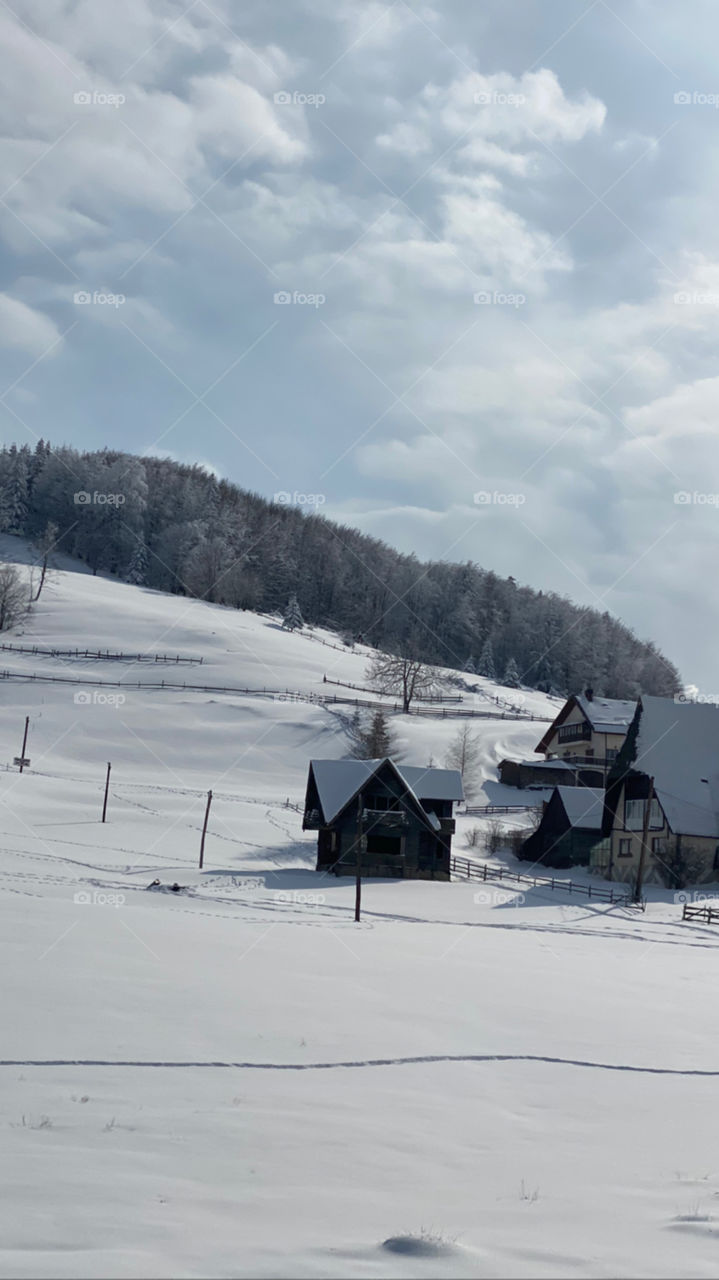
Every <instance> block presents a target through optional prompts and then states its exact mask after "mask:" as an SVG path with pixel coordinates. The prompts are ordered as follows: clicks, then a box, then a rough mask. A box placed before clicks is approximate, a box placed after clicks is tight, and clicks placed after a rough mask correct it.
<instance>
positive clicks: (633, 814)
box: [624, 800, 664, 831]
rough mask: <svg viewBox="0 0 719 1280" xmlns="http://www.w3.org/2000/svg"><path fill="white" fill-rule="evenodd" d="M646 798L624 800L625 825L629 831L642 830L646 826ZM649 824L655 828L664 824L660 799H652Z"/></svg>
mask: <svg viewBox="0 0 719 1280" xmlns="http://www.w3.org/2000/svg"><path fill="white" fill-rule="evenodd" d="M646 803H647V802H646V800H625V801H624V826H625V829H626V830H627V831H641V830H642V828H643V827H644V809H645V806H646ZM649 826H650V827H653V828H654V830H656V829H657V827H663V826H664V819H663V817H662V811H661V808H660V806H659V801H658V800H652V807H651V810H650V813H649Z"/></svg>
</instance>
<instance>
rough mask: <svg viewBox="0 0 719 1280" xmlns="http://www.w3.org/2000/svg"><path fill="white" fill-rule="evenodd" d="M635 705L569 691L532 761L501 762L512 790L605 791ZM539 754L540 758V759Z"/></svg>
mask: <svg viewBox="0 0 719 1280" xmlns="http://www.w3.org/2000/svg"><path fill="white" fill-rule="evenodd" d="M635 707H636V703H635V702H626V701H623V700H622V699H619V698H595V696H594V693H593V691H592V690H591V689H585V691H584V693H573V694H572V696H571V697H570V698H568V699H567V701H566V702H565V704H564V706H563V707H562V709H561V711H560V712H559V713H558V715H557V716H556V717H555V719H554V720H553V721H552V723H551V724H550V726H549V728H548V729H547V732H546V733H545V734H544V736H543V738H542V739H541V741H540V742H539V743H538V744H537V746H536V748H535V750H536V751H537V756H535V758H534V759H533V760H501V761H500V764H499V780H500V782H504V783H505V784H506V785H508V786H510V787H530V788H534V789H535V790H537V789H541V788H542V787H603V786H604V785H605V784H606V780H607V777H608V775H609V771H610V769H611V768H612V765H613V764H614V761H615V760H616V758H617V754H618V752H619V750H620V748H621V746H622V743H623V742H624V739H625V738H626V736H627V730H628V728H629V725H630V723H631V719H632V716H633V715H634V709H635ZM540 754H541V756H542V757H543V758H539V757H540Z"/></svg>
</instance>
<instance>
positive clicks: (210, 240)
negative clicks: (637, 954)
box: [0, 0, 719, 697]
mask: <svg viewBox="0 0 719 1280" xmlns="http://www.w3.org/2000/svg"><path fill="white" fill-rule="evenodd" d="M718 38H719V11H717V7H716V4H715V3H714V0H687V2H686V4H684V5H682V6H677V5H676V4H675V3H673V2H670V0H625V2H624V3H622V2H621V0H612V3H611V4H608V3H605V0H592V2H589V3H585V2H584V0H536V2H535V0H517V2H516V3H513V4H508V3H506V0H442V2H441V4H440V3H437V4H436V5H435V4H432V3H424V2H423V0H394V2H392V3H387V2H386V0H242V3H239V2H238V0H210V3H207V2H206V0H193V3H190V4H187V3H186V0H123V3H122V4H121V5H120V4H117V3H115V0H13V3H12V4H7V5H6V4H4V3H3V4H2V6H0V47H2V48H3V49H4V55H3V82H4V87H5V93H4V95H3V104H2V107H1V108H0V109H1V110H2V113H3V117H4V119H3V128H2V142H1V143H0V146H1V155H2V194H1V195H0V230H1V240H0V267H1V271H2V278H1V279H0V335H1V337H0V343H1V345H0V392H1V394H0V406H1V407H2V413H1V414H0V433H1V439H2V441H3V442H4V443H6V444H9V443H11V442H13V441H15V442H17V443H24V442H28V443H30V444H33V443H34V442H35V441H36V440H37V439H38V438H39V437H44V438H45V439H50V440H51V441H52V442H53V443H54V444H60V443H68V444H72V445H74V446H76V447H78V448H86V449H95V448H103V447H112V448H122V449H125V450H127V451H130V452H134V453H138V454H152V455H160V456H167V457H173V458H176V459H178V460H180V461H183V462H199V463H202V464H204V465H205V466H207V467H209V468H211V469H212V470H214V471H215V472H216V473H217V474H218V475H222V476H225V477H227V478H228V479H230V480H232V481H234V482H236V483H237V484H239V485H240V486H242V487H243V488H247V489H251V490H254V491H256V492H259V493H262V494H264V495H265V496H267V497H270V498H272V497H274V496H275V495H278V500H279V501H283V502H291V503H296V504H298V505H301V506H302V507H303V508H304V509H306V510H307V511H316V510H320V511H321V512H322V513H323V514H325V515H326V516H328V517H329V518H332V519H335V520H339V521H341V522H342V523H344V524H350V525H353V526H355V527H359V528H361V529H362V530H364V531H365V532H367V533H370V534H373V535H375V536H377V537H380V538H382V539H384V540H385V541H387V542H389V543H391V544H392V545H394V546H396V547H398V548H399V549H400V550H402V551H405V552H409V551H414V552H415V553H416V554H417V555H419V556H420V557H422V558H425V559H426V558H431V559H446V560H453V561H468V560H471V561H474V562H475V563H478V564H480V565H481V566H482V567H484V568H487V569H493V570H495V571H496V572H497V573H500V574H502V575H509V574H511V575H513V576H514V577H515V578H516V579H517V581H519V582H522V583H528V584H530V585H531V586H533V587H535V588H538V589H539V588H541V589H543V590H554V591H558V592H561V593H562V594H565V595H567V596H569V597H571V598H572V599H574V600H576V601H578V602H579V603H582V604H587V605H591V606H593V607H596V608H598V609H600V610H602V611H604V610H608V611H609V612H611V613H613V614H615V615H616V616H618V617H620V618H622V620H623V621H625V622H627V623H628V624H629V625H630V626H631V627H632V628H633V629H634V631H635V632H636V633H637V634H638V635H639V636H640V637H641V638H643V639H653V640H654V641H655V642H656V643H657V644H658V645H659V646H660V648H661V649H662V650H663V652H664V653H665V654H666V655H667V656H668V657H669V658H670V659H671V660H672V661H674V662H676V663H677V664H678V666H679V668H680V670H681V672H682V676H683V678H684V679H685V680H686V681H687V683H691V684H697V685H698V686H699V687H700V688H701V689H702V690H703V691H704V692H705V693H706V694H712V693H716V694H717V696H718V697H719V673H717V672H716V662H715V649H716V645H715V635H716V632H717V628H718V625H719V593H718V592H717V588H716V570H715V565H716V550H717V527H718V526H719V467H717V465H716V462H715V460H716V459H717V445H716V435H717V427H716V423H717V409H718V408H719V369H718V368H717V349H718V339H719V219H718V218H717V215H716V189H717V180H718V178H719V172H718V171H719V148H717V145H716V144H717V137H718V135H719V71H717V68H716V46H717V39H718Z"/></svg>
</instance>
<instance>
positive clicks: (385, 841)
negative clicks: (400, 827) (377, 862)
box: [367, 836, 402, 856]
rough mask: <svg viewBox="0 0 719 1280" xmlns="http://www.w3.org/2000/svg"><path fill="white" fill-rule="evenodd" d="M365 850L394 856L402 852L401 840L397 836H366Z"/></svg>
mask: <svg viewBox="0 0 719 1280" xmlns="http://www.w3.org/2000/svg"><path fill="white" fill-rule="evenodd" d="M367 852H368V853H382V854H392V855H393V856H395V855H397V854H400V853H401V852H402V841H401V839H400V837H399V836H367Z"/></svg>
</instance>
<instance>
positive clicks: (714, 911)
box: [682, 902, 719, 924]
mask: <svg viewBox="0 0 719 1280" xmlns="http://www.w3.org/2000/svg"><path fill="white" fill-rule="evenodd" d="M682 920H703V921H704V923H705V924H715V923H716V924H719V907H713V906H712V905H711V903H708V902H703V903H702V904H701V906H697V904H696V903H695V902H685V903H684V906H683V908H682Z"/></svg>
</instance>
